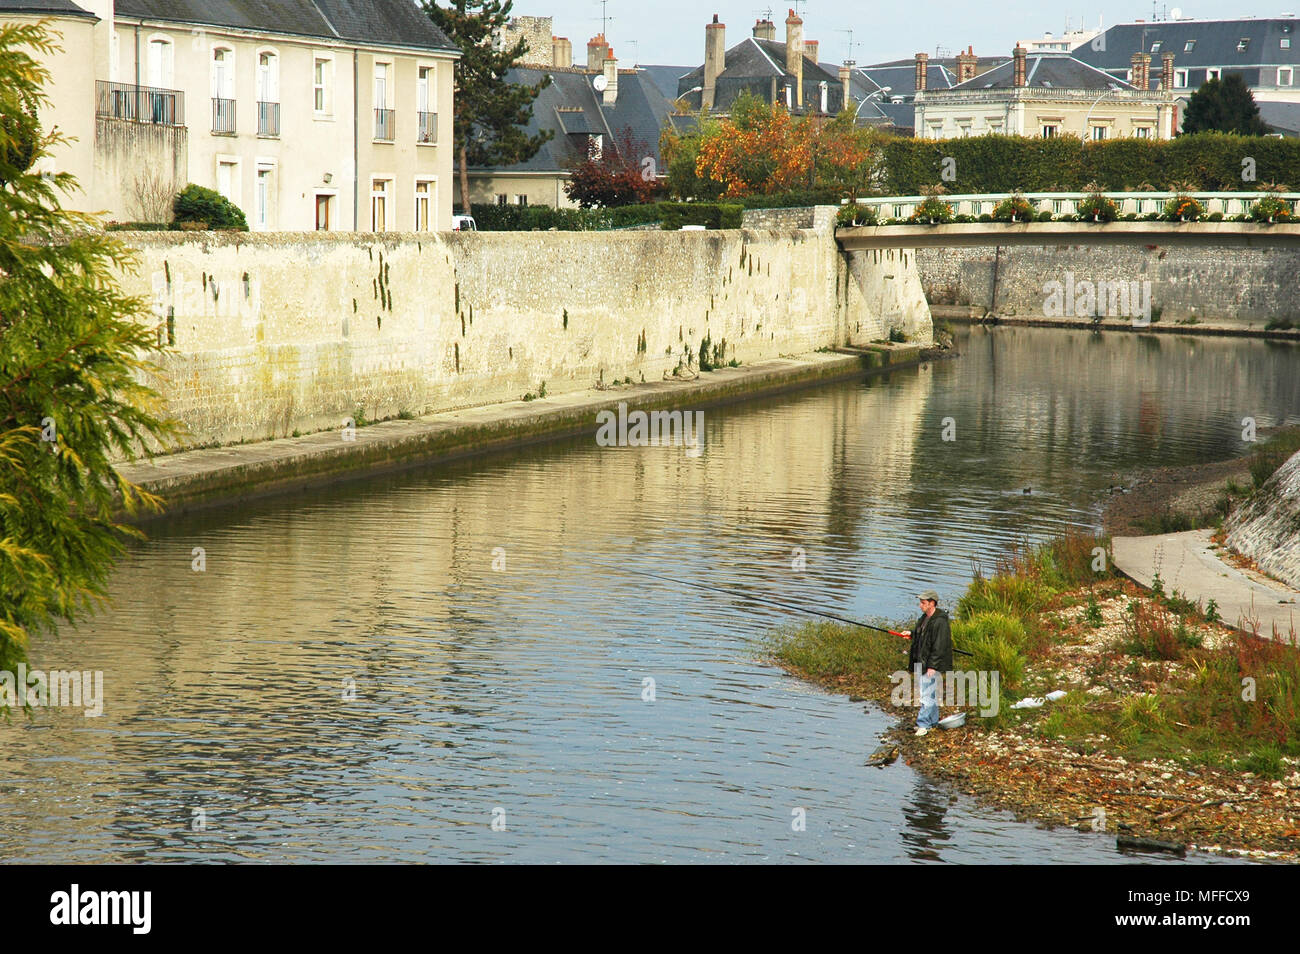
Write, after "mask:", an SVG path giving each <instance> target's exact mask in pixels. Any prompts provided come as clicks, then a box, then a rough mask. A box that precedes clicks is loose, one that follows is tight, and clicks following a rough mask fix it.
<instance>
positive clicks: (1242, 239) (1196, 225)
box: [836, 192, 1300, 251]
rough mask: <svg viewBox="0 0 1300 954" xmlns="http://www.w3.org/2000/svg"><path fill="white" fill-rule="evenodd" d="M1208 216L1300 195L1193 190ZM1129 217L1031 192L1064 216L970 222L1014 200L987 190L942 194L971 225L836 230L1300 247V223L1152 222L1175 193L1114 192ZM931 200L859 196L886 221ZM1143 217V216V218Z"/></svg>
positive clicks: (1007, 240) (950, 241)
mask: <svg viewBox="0 0 1300 954" xmlns="http://www.w3.org/2000/svg"><path fill="white" fill-rule="evenodd" d="M1187 194H1188V195H1191V196H1192V198H1194V199H1196V200H1197V201H1198V202H1199V203H1200V204H1201V207H1202V208H1203V209H1204V210H1205V214H1206V215H1215V216H1216V217H1217V218H1220V219H1226V218H1227V217H1229V216H1241V215H1248V214H1249V213H1250V210H1251V208H1252V207H1253V206H1254V204H1255V203H1256V202H1258V201H1259V200H1260V199H1261V198H1263V197H1264V196H1274V197H1277V198H1280V199H1284V200H1285V201H1286V202H1288V203H1289V204H1290V206H1291V209H1292V213H1293V214H1295V213H1296V211H1297V208H1298V207H1300V192H1192V193H1187ZM1106 196H1107V198H1109V199H1111V200H1112V201H1114V202H1115V204H1116V205H1117V206H1118V207H1119V212H1120V214H1121V215H1126V216H1129V217H1130V219H1129V220H1128V221H1125V220H1122V219H1121V220H1120V221H1116V222H1104V223H1103V222H1079V221H1075V220H1074V219H1073V218H1072V216H1074V215H1076V214H1077V212H1078V206H1079V203H1080V202H1081V201H1083V200H1084V199H1085V198H1087V197H1088V194H1087V193H1084V192H1029V193H1025V194H1024V195H1023V198H1025V199H1026V200H1028V202H1029V204H1030V205H1031V206H1033V208H1034V210H1035V212H1037V213H1039V214H1042V213H1050V214H1051V215H1052V216H1055V217H1057V219H1056V220H1054V221H1049V222H1038V221H1036V222H1015V223H1013V222H992V221H983V222H975V221H969V219H972V218H979V217H987V216H989V215H990V214H991V213H992V212H993V210H994V209H995V208H996V207H997V205H998V203H1000V202H1002V201H1003V200H1005V199H1009V198H1011V194H1010V193H1001V194H993V193H984V194H962V195H944V196H940V198H941V199H942V201H944V202H946V203H947V204H948V205H950V206H951V207H952V210H953V213H954V215H957V216H961V217H964V218H965V219H967V221H962V222H953V223H949V224H944V225H926V224H920V223H918V224H884V225H879V226H866V227H862V228H853V229H845V228H842V229H840V230H838V232H837V233H836V237H837V238H838V240H839V243H840V246H841V248H843V249H844V250H845V251H858V250H865V249H884V248H940V247H941V248H953V247H969V246H989V245H1002V246H1008V245H1164V246H1169V245H1184V246H1202V247H1225V246H1235V247H1247V248H1265V247H1273V248H1275V247H1294V246H1296V245H1300V222H1294V223H1287V224H1268V223H1260V222H1229V221H1200V222H1162V221H1151V220H1150V219H1149V218H1146V217H1152V216H1154V215H1157V214H1159V213H1160V212H1162V211H1163V210H1164V208H1165V205H1166V204H1167V203H1168V202H1169V200H1170V199H1172V198H1174V196H1175V193H1173V192H1107V193H1106ZM924 201H925V197H924V196H919V195H911V196H883V197H872V198H866V199H859V200H858V205H859V206H861V207H862V208H864V209H868V210H870V211H872V212H874V213H875V214H876V217H877V218H878V219H879V220H880V221H881V222H885V223H890V222H891V220H892V222H893V223H897V222H900V221H902V220H906V219H907V218H908V217H909V216H911V215H912V213H913V212H915V211H916V208H917V206H919V205H920V204H921V203H922V202H924ZM1137 217H1143V218H1137Z"/></svg>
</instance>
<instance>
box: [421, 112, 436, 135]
mask: <svg viewBox="0 0 1300 954" xmlns="http://www.w3.org/2000/svg"><path fill="white" fill-rule="evenodd" d="M437 141H438V114H437V113H420V138H419V139H417V140H416V142H437Z"/></svg>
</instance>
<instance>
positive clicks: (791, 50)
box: [785, 10, 804, 108]
mask: <svg viewBox="0 0 1300 954" xmlns="http://www.w3.org/2000/svg"><path fill="white" fill-rule="evenodd" d="M803 53H804V46H803V18H802V17H800V16H799V15H798V14H796V13H795V12H794V11H793V10H791V11H790V15H789V16H788V17H786V18H785V71H786V72H787V73H789V74H791V75H792V76H793V77H794V99H795V101H794V105H795V106H797V107H800V108H802V107H803Z"/></svg>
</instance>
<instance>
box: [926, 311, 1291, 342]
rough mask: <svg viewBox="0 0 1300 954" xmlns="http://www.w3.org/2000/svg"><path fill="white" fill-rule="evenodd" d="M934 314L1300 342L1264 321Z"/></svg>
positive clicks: (1014, 323) (1022, 324)
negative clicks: (1139, 321) (1142, 322)
mask: <svg viewBox="0 0 1300 954" xmlns="http://www.w3.org/2000/svg"><path fill="white" fill-rule="evenodd" d="M930 313H931V315H933V316H934V318H935V319H936V320H945V321H954V322H957V323H958V324H971V325H989V326H993V325H1005V326H1008V327H1016V328H1072V329H1075V330H1080V331H1129V332H1133V333H1136V334H1142V335H1149V334H1157V335H1210V336H1217V337H1224V338H1268V339H1270V340H1274V341H1300V328H1274V329H1271V330H1268V329H1266V328H1265V327H1264V325H1263V324H1262V323H1261V324H1259V325H1252V324H1222V323H1219V322H1212V321H1198V322H1196V323H1195V324H1179V323H1178V322H1164V321H1152V322H1151V323H1150V324H1145V325H1138V324H1134V322H1133V319H1131V318H1103V319H1101V320H1100V321H1094V320H1093V319H1091V318H1031V317H1027V316H1020V315H991V314H986V313H984V310H983V309H981V308H976V307H974V306H969V305H931V306H930Z"/></svg>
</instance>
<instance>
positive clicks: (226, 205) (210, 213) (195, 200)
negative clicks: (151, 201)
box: [172, 183, 248, 232]
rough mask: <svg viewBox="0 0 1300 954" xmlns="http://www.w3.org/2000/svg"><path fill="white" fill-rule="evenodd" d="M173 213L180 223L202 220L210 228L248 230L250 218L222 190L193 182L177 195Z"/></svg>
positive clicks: (176, 220)
mask: <svg viewBox="0 0 1300 954" xmlns="http://www.w3.org/2000/svg"><path fill="white" fill-rule="evenodd" d="M172 213H173V215H174V216H175V222H176V223H177V224H178V225H183V224H185V223H187V222H190V223H199V222H202V223H204V225H205V227H206V228H209V229H216V230H222V229H233V230H236V231H240V232H247V231H248V220H247V219H245V218H244V213H243V212H242V211H241V210H240V208H239V206H237V205H235V203H233V202H231V201H230V200H229V199H227V198H226V197H225V196H224V195H222V194H221V193H220V192H217V191H215V190H213V189H205V188H203V186H197V185H194V184H193V183H191V184H190V185H187V186H186V187H185V188H184V189H182V190H181V192H180V194H178V195H177V196H176V200H175V202H174V203H173V204H172Z"/></svg>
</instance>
